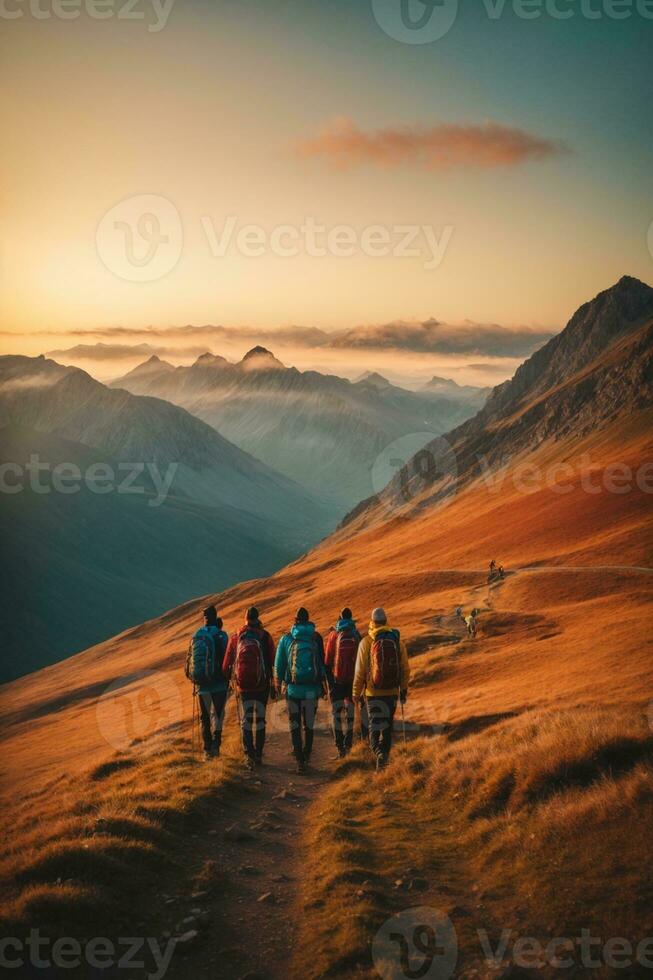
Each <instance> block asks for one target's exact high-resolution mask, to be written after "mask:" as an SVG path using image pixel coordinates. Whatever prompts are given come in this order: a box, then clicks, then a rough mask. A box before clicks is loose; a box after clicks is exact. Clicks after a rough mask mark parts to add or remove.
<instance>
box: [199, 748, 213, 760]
mask: <svg viewBox="0 0 653 980" xmlns="http://www.w3.org/2000/svg"><path fill="white" fill-rule="evenodd" d="M202 758H203V759H204V761H205V762H210V761H211V759H212V758H213V753H212V752H211V749H204V752H203V754H202Z"/></svg>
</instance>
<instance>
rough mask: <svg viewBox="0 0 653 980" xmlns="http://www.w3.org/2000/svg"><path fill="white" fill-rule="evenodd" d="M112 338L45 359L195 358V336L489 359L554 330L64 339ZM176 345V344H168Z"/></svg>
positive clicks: (432, 324)
mask: <svg viewBox="0 0 653 980" xmlns="http://www.w3.org/2000/svg"><path fill="white" fill-rule="evenodd" d="M81 333H83V334H84V335H85V336H103V337H106V336H109V337H111V336H115V337H119V338H120V342H116V343H109V344H107V343H96V344H78V345H77V346H75V347H71V348H68V349H64V350H61V349H60V350H52V351H48V357H53V358H55V359H56V358H74V359H84V360H96V361H109V360H129V359H132V360H133V359H134V358H137V357H142V358H143V359H145V358H147V357H150V356H151V355H152V354H157V355H158V356H159V357H170V358H180V357H182V358H188V357H198V356H199V355H200V354H202V353H204V352H205V351H206V349H207V348H206V346H202V347H195V346H182V345H181V341H184V340H188V339H190V338H198V337H201V338H202V340H204V341H205V342H206V343H207V344H209V345H210V346H213V347H216V346H219V345H220V343H221V342H223V343H225V342H227V341H228V342H229V343H230V344H234V343H239V342H242V341H245V342H247V343H249V344H252V345H253V344H254V343H258V344H263V345H264V346H267V347H271V348H272V349H274V348H275V347H281V348H284V347H285V348H287V347H290V348H293V349H295V350H297V349H300V350H323V351H324V350H331V351H334V352H337V351H343V352H344V351H347V350H352V351H353V350H360V351H364V350H369V351H401V352H405V353H415V354H440V355H443V356H445V357H446V356H456V355H459V356H461V355H462V356H465V357H467V356H474V357H489V358H506V357H513V358H524V357H528V356H529V355H530V354H532V353H533V351H535V350H537V348H538V347H541V346H542V344H544V343H546V341H547V340H550V339H551V337H552V336H554V334H555V331H552V330H543V329H539V328H533V327H528V326H523V327H503V326H501V325H499V324H484V323H473V322H470V321H466V322H465V323H463V324H459V325H458V324H447V323H441V322H440V321H438V320H434V319H429V320H424V321H422V322H419V321H418V322H413V321H403V320H396V321H393V322H391V323H385V324H372V325H368V326H358V327H353V328H350V329H346V330H336V331H331V332H329V331H326V330H320V329H318V328H316V327H301V326H296V327H292V326H291V327H284V328H282V329H279V330H256V329H254V328H250V327H223V326H210V325H203V326H197V327H195V326H192V325H187V326H183V327H161V328H156V329H154V328H152V329H150V328H148V329H147V330H138V329H133V328H129V327H111V328H109V329H108V330H97V331H92V330H89V331H71V332H70V334H69V336H79V335H80V334H81ZM143 336H147V337H152V338H157V339H159V340H161V339H162V340H164V343H163V344H157V343H155V344H152V343H134V344H129V343H126V342H125V341H126V340H127V338H130V337H131V338H134V339H135V338H137V337H143ZM175 341H179V342H180V345H179V346H174V343H175Z"/></svg>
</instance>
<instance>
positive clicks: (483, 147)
mask: <svg viewBox="0 0 653 980" xmlns="http://www.w3.org/2000/svg"><path fill="white" fill-rule="evenodd" d="M297 150H298V152H299V154H300V156H303V157H324V158H325V159H327V160H329V161H330V162H331V163H333V164H334V165H335V166H336V167H338V168H340V169H348V168H350V167H354V166H356V165H357V164H361V163H372V164H375V165H377V166H379V167H398V166H400V165H401V164H405V163H409V164H411V163H412V164H418V165H420V166H422V167H423V168H424V169H426V170H447V169H450V168H454V167H480V168H485V169H489V168H493V167H514V166H517V165H518V164H520V163H524V162H526V161H527V160H543V159H546V158H547V157H552V156H557V155H559V154H561V153H566V152H568V150H567V147H566V146H565V145H564V143H561V142H559V141H557V140H549V139H544V138H542V137H540V136H535V135H533V134H532V133H527V132H526V131H525V130H523V129H517V128H514V127H510V126H502V125H501V123H495V122H487V123H483V124H482V125H480V126H462V125H458V124H454V123H442V124H440V125H437V126H420V125H414V126H387V127H384V128H382V129H374V130H369V131H367V132H366V131H364V130H362V129H361V128H360V127H359V126H358V125H357V124H356V123H355V122H354V121H353V119H349V118H347V117H341V118H337V119H334V120H332V121H331V122H329V123H327V124H326V125H325V126H324V127H323V128H322V130H321V131H320V132H319V133H318V134H317V136H315V137H314V138H313V139H308V140H304V141H303V142H301V143H299V144H298V146H297Z"/></svg>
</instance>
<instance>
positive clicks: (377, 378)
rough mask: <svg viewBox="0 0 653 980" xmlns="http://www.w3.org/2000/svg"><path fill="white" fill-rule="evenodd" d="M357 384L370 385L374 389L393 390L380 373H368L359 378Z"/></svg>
mask: <svg viewBox="0 0 653 980" xmlns="http://www.w3.org/2000/svg"><path fill="white" fill-rule="evenodd" d="M356 383H357V384H368V385H372V386H373V387H374V388H391V387H392V385H391V383H390V382H389V381H388V379H387V378H384V377H383V375H382V374H379V372H378V371H366V372H365V374H361V376H360V378H358V380H357V382H356Z"/></svg>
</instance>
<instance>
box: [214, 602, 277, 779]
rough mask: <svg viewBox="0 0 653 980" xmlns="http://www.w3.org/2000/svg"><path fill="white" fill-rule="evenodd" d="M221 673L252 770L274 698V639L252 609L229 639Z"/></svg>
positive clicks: (258, 761)
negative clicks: (233, 702) (228, 687)
mask: <svg viewBox="0 0 653 980" xmlns="http://www.w3.org/2000/svg"><path fill="white" fill-rule="evenodd" d="M222 670H223V672H224V675H225V677H226V678H227V680H230V681H231V685H232V687H233V689H234V691H235V693H236V697H237V699H238V707H239V710H238V717H239V720H240V728H241V733H242V740H243V751H244V752H245V759H246V762H247V765H248V767H249V768H250V769H253V768H254V766H257V765H258V766H260V765H262V763H263V747H264V745H265V724H266V719H265V715H266V711H267V705H268V699H269V698H270V697H272V698H274V697H275V691H274V686H273V683H272V682H273V671H274V640H273V639H272V637H271V636H270V634H269V633H268V631H267V630H266V629H264V628H263V624H262V623H261V620H260V618H259V612H258V609H257V608H256V607H255V606H251V607H250V608H249V609H248V610H247V614H246V617H245V624H244V626H241V627H240V629H239V630H237V631H236V632H235V633H234V634H233V636H232V637H231V639H230V640H229V645H228V647H227V652H226V654H225V658H224V663H223V665H222Z"/></svg>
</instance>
